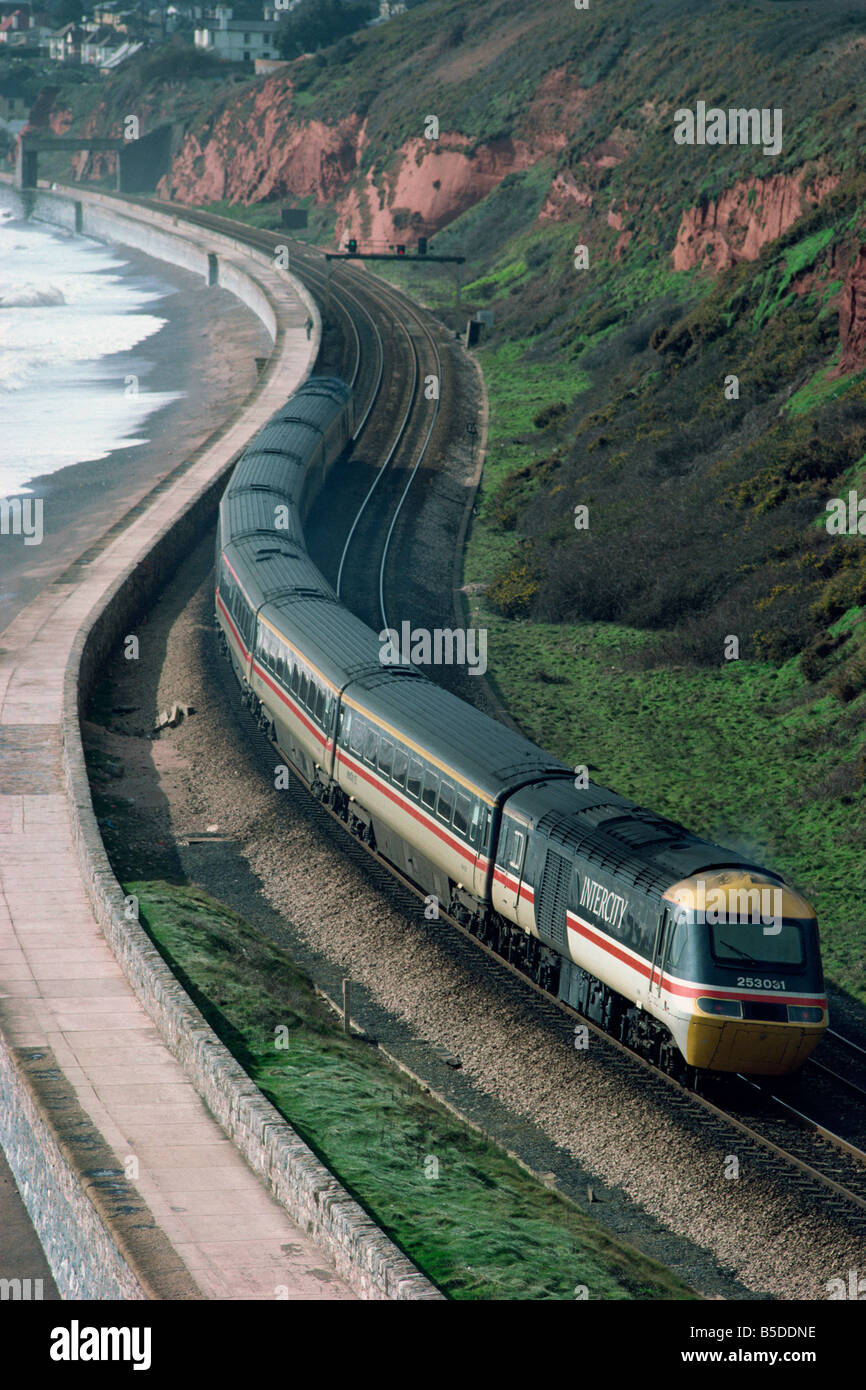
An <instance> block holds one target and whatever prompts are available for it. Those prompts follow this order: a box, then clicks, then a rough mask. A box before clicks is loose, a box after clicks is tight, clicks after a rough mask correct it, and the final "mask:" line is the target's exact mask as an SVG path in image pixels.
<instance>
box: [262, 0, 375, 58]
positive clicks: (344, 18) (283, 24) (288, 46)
mask: <svg viewBox="0 0 866 1390" xmlns="http://www.w3.org/2000/svg"><path fill="white" fill-rule="evenodd" d="M378 8H379V7H378V5H376V4H375V3H373V0H300V4H298V5H296V6H295V8H294V9H293V10H292V11H291V13H290V14H287V15H286V16H285V17H284V18H283V19H281V20H280V30H279V33H278V35H277V47H278V48H279V50H280V53H281V55H282V57H283V58H297V57H299V56H300V54H301V53H317V52H318V50H319V49H322V48H327V47H329V46H330V45H331V44H333V43H336V42H337V40H338V39H342V38H345V37H346V36H347V35H349V34H354V33H355V32H356V31H357V30H358V29H362V28H364V26H365V25H367V24H369V22H370V20H371V19H373V18H374V17H375V15H376V14H377V13H378ZM347 56H348V53H347V50H346V49H345V48H344V49H343V51H342V53H341V61H345V59H346V57H347ZM322 61H323V62H325V61H326V60H325V59H323V60H322Z"/></svg>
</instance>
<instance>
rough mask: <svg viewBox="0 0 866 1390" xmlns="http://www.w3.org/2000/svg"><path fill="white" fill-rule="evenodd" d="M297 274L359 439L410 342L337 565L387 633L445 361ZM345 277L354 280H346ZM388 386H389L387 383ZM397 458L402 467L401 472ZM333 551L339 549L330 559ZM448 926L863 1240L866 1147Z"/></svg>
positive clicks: (401, 302)
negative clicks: (652, 1054)
mask: <svg viewBox="0 0 866 1390" xmlns="http://www.w3.org/2000/svg"><path fill="white" fill-rule="evenodd" d="M140 201H142V202H145V203H148V204H150V205H152V206H155V207H158V208H160V209H161V210H164V209H165V207H166V206H171V208H172V211H173V212H174V213H176V214H177V215H179V216H187V215H189V218H190V220H192V221H194V222H197V223H199V224H200V225H204V226H207V227H210V228H212V229H213V230H215V231H221V232H224V231H229V232H230V233H231V234H232V235H233V236H236V237H238V238H239V239H243V240H246V241H248V242H249V243H250V244H252V245H254V246H258V247H259V248H260V249H262V248H263V249H266V250H268V251H271V250H273V247H274V246H275V245H277V244H278V243H279V242H280V241H281V240H282V238H280V237H279V236H278V235H277V234H273V233H266V232H259V231H257V230H256V229H251V228H247V227H245V226H244V225H243V224H242V223H237V222H234V221H232V220H231V219H224V218H219V217H216V216H214V215H212V214H207V213H200V212H196V211H195V210H190V211H189V214H187V212H186V210H185V211H184V212H183V213H178V210H177V208H176V207H175V206H174V205H165V204H160V203H158V202H156V201H155V200H148V199H142V200H140ZM292 269H293V271H294V272H295V273H297V274H298V275H299V277H300V278H301V279H302V280H304V282H305V283H306V284H307V285H308V286H309V288H310V289H311V290H314V291H316V292H318V293H320V294H327V295H328V299H329V303H330V305H331V307H332V308H333V307H336V311H337V314H338V316H339V317H340V318H341V320H342V321H343V322H344V324H345V325H346V331H345V338H344V348H343V356H342V359H341V365H340V367H339V368H333V369H334V370H339V371H340V374H342V375H344V376H345V378H346V379H347V380H350V381H351V382H352V383H353V385H354V386H355V389H356V391H357V392H358V393H359V394H360V395H361V397H362V400H363V402H364V404H363V409H362V410H361V412H360V419H359V422H358V424H357V425H356V430H355V440H356V441H357V440H358V439H359V438H360V436H361V435H362V433H363V432H364V431H365V429H367V427H368V424H369V422H370V419H371V416H372V413H373V410H374V407H375V406H376V404H377V403H380V404H382V403H383V402H382V395H383V383H384V384H385V385H384V391H385V401H384V405H385V408H386V410H385V413H386V414H390V411H389V410H388V409H387V406H388V404H389V402H388V397H389V396H390V398H391V404H392V405H393V399H394V397H395V395H396V394H398V393H397V392H395V390H394V386H393V382H394V370H393V364H390V363H389V362H388V361H387V358H388V353H386V348H385V339H387V338H390V339H392V340H393V339H395V338H398V337H399V336H401V335H402V340H404V341H405V343H406V344H408V348H409V361H410V376H411V379H410V380H409V381H408V383H406V382H404V390H403V393H402V396H401V398H400V420H399V423H398V425H397V428H396V431H393V430H392V431H391V434H390V436H389V444H388V447H387V449H386V450H385V456H384V461H383V462H381V463H379V464H378V465H377V466H376V468H375V470H374V471H373V475H372V481H370V482H369V483H368V485H367V486H365V487H364V488H363V489H362V490H361V492H360V493H359V495H358V497H356V498H355V499H354V505H353V507H350V508H347V510H346V515H349V514H350V513H351V512H352V511H354V516H353V519H352V521H351V523H350V524H349V525H348V529H347V530H346V532H345V536H344V538H343V539H342V543H341V545H340V546H339V549H338V552H337V553H338V554H339V560H338V561H337V564H336V580H337V587H338V591H340V592H343V593H345V594H346V595H347V598H346V599H344V601H348V596H349V595H351V599H352V601H351V602H350V603H349V604H348V606H350V607H352V608H353V610H354V611H355V612H356V613H358V615H359V616H360V617H362V618H363V619H364V620H365V621H366V622H368V623H369V624H370V625H371V626H374V625H376V623H377V622H378V620H379V618H381V620H382V623H383V625H384V626H386V627H387V626H393V625H394V624H393V623H389V621H388V612H389V604H388V600H387V594H386V589H387V566H388V559H389V553H390V547H391V543H392V539H393V536H394V533H395V529H396V527H397V526H398V523H399V521H400V518H401V515H402V514H403V508H404V505H405V502H406V499H407V497H408V495H409V493H410V489H411V487H412V484H413V482H414V481H415V479H416V477H417V474H418V471H419V469H420V468H421V466H422V463H423V461H424V459H425V457H426V455H427V452H428V449H429V446H430V441H431V439H432V437H433V434H434V430H435V427H436V424H437V419H438V415H439V406H438V400H437V401H435V402H427V404H428V405H433V406H435V408H434V409H433V410H425V409H424V408H423V407H422V406H421V400H422V397H423V392H422V389H421V383H422V380H423V377H424V376H425V375H426V373H425V372H424V371H423V365H424V364H423V361H422V350H419V348H422V349H423V352H424V353H426V354H427V355H428V360H429V362H430V363H432V364H433V368H434V371H435V374H436V375H437V377H438V379H439V382H440V385H441V381H442V362H441V356H440V353H439V351H438V347H437V345H436V342H435V339H434V336H433V334H432V333H431V332H430V330H429V328H428V327H427V325H426V324H424V322H423V319H422V317H421V315H420V314H418V313H417V312H416V311H415V310H414V309H413V308H412V306H411V305H410V304H409V303H408V301H407V300H405V299H404V298H403V297H402V296H398V295H397V293H396V292H392V291H391V290H390V289H389V288H386V287H384V286H383V285H382V282H379V281H376V282H375V283H373V282H372V281H371V279H370V277H366V276H361V275H360V274H359V272H357V271H356V272H354V273H351V272H349V273H348V275H347V273H346V271H345V269H344V268H343V267H341V268H340V272H339V277H338V275H337V274H332V275H331V276H330V277H329V276H326V274H325V272H324V270H323V268H322V266H321V258H320V257H319V256H318V255H317V254H316V253H313V252H311V251H309V249H308V248H304V250H303V251H301V250H299V251H298V252H297V253H293V265H292ZM344 277H345V278H347V279H348V280H349V283H344ZM359 279H363V280H365V281H367V283H364V284H362V285H358V284H357V283H355V282H356V281H357V280H359ZM371 305H372V306H373V308H372V311H371V307H370V306H371ZM377 312H378V313H384V315H385V319H386V321H387V324H386V326H385V332H384V336H383V331H382V327H381V326H380V325H379V324H377V322H376V313H377ZM407 313H408V314H409V315H410V316H411V317H412V318H413V320H414V322H415V325H416V327H415V332H414V333H412V332H410V331H409V328H408V326H407V325H406V324H405V323H403V322H401V321H400V315H401V314H403V315H405V314H407ZM395 320H396V321H397V326H396V327H395ZM389 382H390V387H389V386H388V384H387V383H389ZM380 428H381V427H380ZM398 459H399V460H400V466H399V467H396V466H395V463H396V461H397V460H398ZM356 491H357V488H356ZM385 527H387V529H386V530H384V539H382V537H383V528H385ZM374 541H375V543H376V545H377V547H378V548H379V558H378V563H377V564H376V566H375V567H371V565H370V550H371V543H373V542H374ZM310 548H311V553H312V554H313V555H314V558H317V559H318V558H319V557H318V556H317V555H316V548H315V547H314V545H312V544H311V547H310ZM333 554H334V547H333V542H332V546H331V555H332V556H333ZM371 574H372V575H374V576H375V595H374V594H373V593H372V591H371V588H370V584H369V580H370V576H371ZM329 577H332V576H331V575H329ZM362 578H363V579H364V582H365V588H366V593H365V596H364V597H363V598H362V599H359V595H358V588H359V583H360V582H361V580H362ZM262 737H263V736H262ZM271 747H273V745H271ZM293 770H294V769H293ZM295 775H296V776H297V777H298V780H299V781H300V782H302V783H303V784H304V785H305V786H306V787H307V790H308V791H309V790H310V789H309V786H308V784H307V783H306V782H305V781H304V779H303V778H302V777H301V776H300V774H298V773H297V772H296V773H295ZM310 801H311V807H314V808H315V811H314V813H315V814H320V815H323V816H326V817H329V818H330V819H332V820H334V821H336V822H337V823H338V824H339V825H340V827H341V829H342V831H343V833H344V835H345V836H347V837H348V839H349V840H350V841H351V843H352V845H353V847H354V848H355V850H356V851H357V852H359V853H360V854H362V855H363V856H367V857H368V858H370V859H372V860H374V861H375V862H376V864H377V865H378V866H379V868H380V869H381V870H382V872H383V874H385V875H386V876H387V879H388V880H389V881H391V882H393V881H394V880H395V879H396V880H397V882H399V883H400V885H401V886H402V888H403V889H405V890H406V891H408V892H409V893H411V894H412V895H413V897H414V898H416V899H420V900H421V901H423V900H424V894H423V893H422V892H420V891H419V890H418V889H416V888H415V886H414V885H413V884H412V883H411V881H410V880H408V879H406V878H404V877H403V876H402V875H401V874H400V873H398V872H397V871H396V870H395V869H394V868H393V867H392V866H391V865H390V863H388V861H386V860H385V859H384V858H383V857H382V856H380V855H379V854H378V853H377V851H376V850H375V849H373V848H371V847H370V846H369V845H367V844H366V843H365V842H363V841H362V840H361V839H359V838H358V837H357V836H355V835H353V834H351V832H350V831H349V830H348V828H347V827H346V825H345V823H344V822H343V821H342V820H341V819H340V818H339V817H338V816H337V815H336V814H335V813H334V812H333V811H331V810H330V808H328V807H327V806H324V805H323V804H322V803H320V802H319V801H317V800H316V799H315V798H313V797H312V795H311V796H310ZM440 918H441V919H442V920H444V921H446V922H447V923H448V924H449V925H450V926H451V927H453V928H454V929H455V930H456V932H457V933H459V934H460V936H461V937H462V938H465V940H466V942H467V949H469V947H468V943H469V942H470V941H471V943H472V945H471V950H472V951H473V952H476V953H477V951H478V949H479V947H480V949H481V950H482V951H484V952H485V953H486V954H487V955H488V956H489V957H490V958H492V959H493V960H495V961H496V962H497V963H498V964H499V965H500V966H501V967H503V968H504V969H505V970H506V971H508V972H510V974H511V975H513V976H515V977H516V978H517V979H519V980H520V981H521V982H522V983H523V984H524V985H529V987H530V988H531V989H532V990H534V991H535V993H536V994H537V995H539V996H541V998H542V999H543V1000H544V1001H545V1004H546V1005H547V1006H548V1007H549V1008H551V1009H553V1010H555V1011H557V1012H558V1013H559V1014H560V1015H565V1016H566V1017H568V1018H569V1019H570V1020H571V1021H572V1022H573V1023H574V1024H579V1025H580V1026H581V1027H585V1028H586V1029H587V1030H588V1032H589V1034H590V1035H591V1036H592V1037H593V1038H594V1039H595V1040H596V1042H597V1045H598V1046H601V1047H604V1048H605V1049H606V1050H607V1053H608V1056H609V1058H610V1060H611V1064H612V1065H613V1066H614V1067H615V1068H616V1069H617V1070H619V1071H621V1072H622V1071H627V1072H630V1074H631V1075H632V1076H635V1077H637V1076H639V1077H640V1082H641V1085H642V1086H643V1087H644V1088H646V1087H647V1086H651V1087H652V1088H653V1089H654V1090H660V1089H664V1090H665V1093H666V1096H667V1099H668V1101H669V1102H670V1103H671V1104H673V1106H674V1108H675V1109H676V1110H677V1111H679V1112H680V1113H683V1112H684V1111H686V1110H688V1112H689V1114H690V1117H691V1118H692V1119H693V1120H694V1121H695V1122H696V1123H697V1124H699V1125H700V1126H702V1127H705V1128H706V1130H707V1137H708V1139H710V1138H712V1139H714V1140H715V1141H716V1142H723V1143H724V1144H726V1145H730V1131H731V1129H733V1130H734V1131H735V1132H736V1133H737V1135H738V1136H739V1140H738V1142H739V1145H740V1151H741V1153H742V1154H743V1155H744V1156H752V1157H757V1156H758V1155H760V1156H761V1158H762V1160H763V1161H764V1162H765V1163H767V1162H769V1164H770V1166H771V1168H772V1169H773V1170H774V1171H775V1172H777V1173H778V1174H779V1176H780V1178H784V1181H785V1182H786V1183H787V1184H788V1186H793V1187H794V1188H795V1189H796V1190H797V1191H798V1192H800V1193H802V1194H804V1195H805V1194H808V1195H810V1196H811V1197H812V1198H814V1199H816V1200H818V1201H819V1202H820V1203H823V1204H825V1205H826V1206H827V1207H828V1208H829V1210H831V1211H832V1212H833V1214H834V1215H836V1216H839V1215H840V1214H842V1213H844V1214H845V1217H846V1220H847V1221H848V1223H849V1224H853V1225H854V1226H855V1227H856V1229H857V1230H858V1231H864V1232H866V1167H864V1165H866V1151H864V1150H863V1149H862V1148H860V1147H859V1146H858V1145H856V1144H853V1143H851V1142H850V1141H849V1140H847V1139H845V1138H844V1137H843V1136H840V1135H838V1134H835V1133H834V1132H833V1131H832V1130H830V1129H829V1128H828V1127H827V1126H825V1125H822V1124H821V1123H820V1121H818V1120H816V1119H814V1118H812V1117H810V1116H808V1115H807V1114H805V1113H804V1112H802V1111H801V1110H799V1109H798V1108H797V1107H795V1106H793V1105H792V1104H791V1103H790V1101H786V1100H785V1099H784V1098H783V1097H780V1096H777V1095H776V1094H775V1093H774V1092H773V1091H771V1090H770V1089H769V1087H767V1086H765V1085H763V1084H761V1083H758V1082H755V1081H753V1080H751V1079H750V1078H745V1077H742V1078H737V1081H738V1083H739V1085H740V1086H741V1087H743V1088H744V1091H743V1094H745V1091H749V1092H751V1093H752V1094H753V1095H754V1096H758V1097H760V1100H761V1103H762V1106H763V1107H764V1109H763V1110H762V1112H761V1113H760V1115H759V1116H749V1117H747V1114H746V1109H747V1107H745V1105H744V1103H743V1099H742V1096H740V1097H739V1098H738V1099H737V1101H736V1108H737V1109H738V1110H739V1112H740V1113H737V1114H734V1113H732V1108H731V1107H730V1106H725V1105H720V1104H717V1103H716V1100H714V1099H711V1098H710V1096H709V1095H707V1094H704V1093H702V1092H699V1091H696V1090H692V1089H690V1088H687V1087H684V1086H682V1085H681V1084H680V1083H679V1082H678V1081H676V1080H675V1079H674V1078H672V1077H670V1076H668V1075H667V1074H666V1073H664V1072H662V1071H660V1070H659V1068H658V1067H657V1066H656V1065H655V1064H654V1063H652V1062H651V1061H649V1060H648V1059H646V1058H644V1057H642V1056H640V1055H639V1054H638V1053H635V1052H633V1051H631V1050H630V1049H628V1048H627V1047H625V1046H624V1045H623V1044H622V1043H620V1042H619V1041H618V1040H617V1039H615V1038H613V1037H611V1036H610V1034H608V1033H606V1032H604V1031H603V1030H602V1029H601V1028H599V1027H598V1026H597V1025H596V1024H594V1023H593V1022H592V1021H591V1020H589V1019H586V1018H584V1017H583V1016H582V1015H580V1014H578V1013H577V1011H576V1010H574V1009H573V1008H571V1007H570V1006H569V1005H567V1004H564V1003H563V1002H562V1001H560V1000H558V999H556V998H555V997H554V996H553V995H551V994H550V993H548V992H547V991H546V990H544V989H543V988H542V987H541V986H540V985H538V984H537V983H536V982H535V981H534V980H532V979H531V978H530V977H529V976H527V975H526V974H525V973H524V972H523V971H522V970H520V969H519V968H518V967H517V966H516V965H514V964H512V963H511V962H510V961H508V960H506V959H505V958H504V957H503V956H501V955H499V954H498V953H497V952H495V951H494V950H493V949H492V948H491V947H490V946H488V945H486V944H484V943H481V942H479V941H478V940H477V939H476V938H475V937H473V936H472V935H471V933H470V932H469V930H468V929H467V928H466V927H464V926H462V925H461V924H460V923H459V922H457V921H456V919H454V918H452V917H450V916H449V915H448V914H447V913H446V912H444V911H443V910H442V909H441V908H440ZM828 1036H829V1038H832V1039H833V1041H834V1044H835V1045H836V1046H837V1047H839V1048H847V1049H848V1050H849V1054H850V1055H851V1056H853V1057H855V1058H857V1059H858V1060H860V1059H866V1049H864V1048H862V1047H860V1046H859V1044H856V1043H853V1042H851V1041H850V1040H848V1039H846V1038H844V1037H842V1036H841V1035H839V1034H836V1033H834V1032H833V1031H830V1032H829V1034H828ZM810 1065H811V1066H813V1067H814V1069H815V1070H816V1071H817V1072H819V1073H823V1074H824V1075H825V1076H827V1077H828V1078H831V1079H832V1080H833V1082H834V1083H839V1084H842V1085H844V1086H846V1087H847V1088H849V1089H850V1090H851V1091H852V1092H853V1093H855V1094H857V1095H858V1096H862V1097H864V1098H866V1087H864V1086H862V1085H861V1084H860V1083H859V1081H855V1080H852V1079H851V1078H849V1077H846V1076H844V1075H843V1074H842V1073H841V1072H839V1071H837V1070H836V1069H835V1068H834V1067H832V1066H831V1065H829V1064H826V1063H823V1062H820V1061H815V1062H812V1063H810ZM770 1106H772V1107H774V1109H775V1111H776V1112H777V1114H778V1115H783V1116H784V1118H783V1119H781V1120H780V1119H778V1118H774V1117H772V1116H770V1114H769V1113H768V1112H769V1107H770Z"/></svg>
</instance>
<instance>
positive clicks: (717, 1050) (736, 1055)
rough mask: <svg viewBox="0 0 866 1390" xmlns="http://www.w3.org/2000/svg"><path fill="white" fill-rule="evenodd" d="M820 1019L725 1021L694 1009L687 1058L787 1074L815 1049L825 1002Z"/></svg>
mask: <svg viewBox="0 0 866 1390" xmlns="http://www.w3.org/2000/svg"><path fill="white" fill-rule="evenodd" d="M821 1012H822V1014H823V1019H822V1021H821V1022H820V1023H815V1024H804V1025H799V1026H798V1025H792V1024H790V1023H754V1022H748V1023H747V1022H743V1021H741V1020H734V1019H729V1020H726V1021H725V1022H721V1021H720V1020H716V1019H710V1018H706V1017H704V1016H703V1015H702V1014H700V1013H699V1012H698V1010H696V1011H695V1014H694V1016H693V1017H692V1020H691V1022H690V1023H689V1027H688V1033H687V1036H686V1047H685V1054H686V1061H687V1062H688V1063H689V1065H690V1066H693V1067H704V1068H706V1069H707V1070H708V1071H730V1072H745V1073H746V1074H747V1075H752V1076H785V1075H787V1074H788V1073H790V1072H794V1071H797V1069H798V1068H799V1067H801V1066H802V1065H803V1063H804V1062H805V1061H806V1059H807V1057H808V1056H809V1054H810V1053H811V1052H813V1051H814V1049H815V1047H817V1045H818V1043H819V1042H820V1041H821V1037H822V1035H823V1033H824V1029H825V1028H826V1027H827V1012H826V1005H825V1006H824V1008H823V1009H822V1010H821Z"/></svg>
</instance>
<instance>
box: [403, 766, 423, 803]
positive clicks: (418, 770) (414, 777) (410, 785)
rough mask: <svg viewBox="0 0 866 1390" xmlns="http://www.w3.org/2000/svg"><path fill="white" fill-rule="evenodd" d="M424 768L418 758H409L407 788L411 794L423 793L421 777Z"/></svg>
mask: <svg viewBox="0 0 866 1390" xmlns="http://www.w3.org/2000/svg"><path fill="white" fill-rule="evenodd" d="M422 774H423V769H422V767H421V764H420V763H419V761H418V759H417V758H410V759H409V774H408V776H407V778H406V790H407V792H408V793H409V795H410V796H414V797H416V798H417V797H419V796H420V795H421V777H422Z"/></svg>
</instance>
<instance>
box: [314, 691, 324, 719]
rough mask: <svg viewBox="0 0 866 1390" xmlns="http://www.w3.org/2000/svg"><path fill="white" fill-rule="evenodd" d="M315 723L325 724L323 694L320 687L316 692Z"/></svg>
mask: <svg viewBox="0 0 866 1390" xmlns="http://www.w3.org/2000/svg"><path fill="white" fill-rule="evenodd" d="M316 721H317V723H319V724H324V722H325V692H324V690H323V689H322V688H321V686H319V688H318V689H317V691H316Z"/></svg>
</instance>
